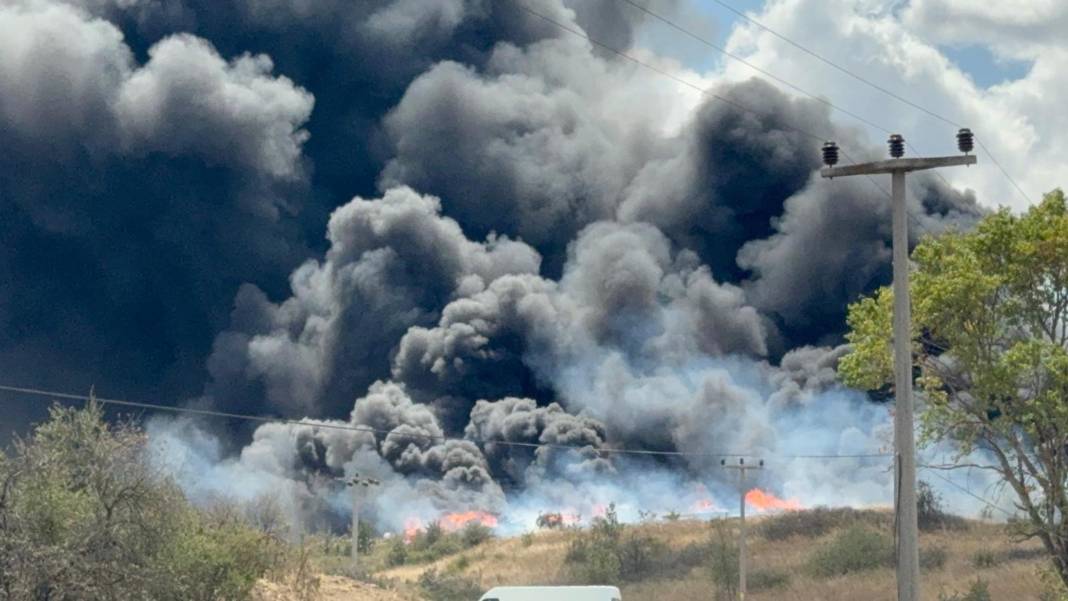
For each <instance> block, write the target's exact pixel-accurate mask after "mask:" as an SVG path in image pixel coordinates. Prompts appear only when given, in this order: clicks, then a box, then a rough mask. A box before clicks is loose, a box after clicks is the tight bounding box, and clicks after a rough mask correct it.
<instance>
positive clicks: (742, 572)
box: [719, 457, 764, 601]
mask: <svg viewBox="0 0 1068 601" xmlns="http://www.w3.org/2000/svg"><path fill="white" fill-rule="evenodd" d="M719 464H720V465H722V466H723V467H725V468H727V469H732V470H738V491H739V493H738V494H739V497H740V499H739V502H738V507H739V511H738V515H739V516H740V518H741V519H740V522H739V524H740V525H739V527H738V601H745V593H746V586H747V585H746V583H747V578H746V569H747V566H748V561H747V559H746V556H747V552H746V540H745V535H746V532H745V495H746V493H748V492H749V489H748V487H747V486H746V478H745V475H746V472H747V471H748V470H759V469H763V468H764V460H763V459H761V460H759V461H758V462H757V464H756V465H753V464H750V465H746V464H745V458H744V457H742V458H739V459H738V464H737V465H734V464H729V465H728V464H727V460H726V459H721V460H720V462H719Z"/></svg>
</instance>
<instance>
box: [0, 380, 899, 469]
mask: <svg viewBox="0 0 1068 601" xmlns="http://www.w3.org/2000/svg"><path fill="white" fill-rule="evenodd" d="M0 391H5V392H12V393H18V394H24V395H29V396H35V397H51V398H52V399H63V400H73V401H81V402H90V401H92V402H96V403H100V404H101V405H115V406H120V407H132V408H137V409H146V410H151V411H166V412H169V413H178V414H183V415H195V416H198V417H214V418H224V419H235V420H243V421H252V422H258V423H263V424H283V425H292V426H305V427H309V428H323V429H328V430H343V431H348V432H364V433H369V434H381V435H384V436H393V437H396V438H401V439H404V438H409V439H416V440H426V441H428V442H435V443H440V442H448V441H461V442H470V443H475V444H481V445H501V446H508V447H525V448H534V449H540V448H550V449H567V450H582V451H591V450H592V451H595V452H597V453H603V454H610V455H648V456H664V457H714V458H721V457H723V458H726V457H756V456H757V455H755V454H753V453H695V452H687V451H655V450H649V449H628V448H611V447H607V448H598V447H592V446H590V445H585V446H584V445H568V444H559V443H547V442H521V441H512V440H498V439H486V438H478V437H467V438H456V437H447V436H438V435H434V434H421V433H417V432H395V431H393V430H384V429H380V428H372V427H370V426H359V425H353V424H344V423H336V422H320V421H309V420H308V419H307V418H306V419H303V420H298V419H287V418H284V417H273V416H265V415H251V414H245V413H232V412H228V411H216V410H213V409H198V408H195V407H176V406H171V405H161V404H158V403H146V402H142V401H129V400H123V399H110V398H104V397H98V396H96V395H84V394H73V393H69V392H60V391H54V390H43V389H40V388H26V387H20V386H8V385H3V384H0ZM889 456H890V454H888V453H858V454H851V455H839V454H825V455H823V454H800V455H797V454H793V455H775V454H771V455H761V457H774V458H777V459H871V458H882V457H889Z"/></svg>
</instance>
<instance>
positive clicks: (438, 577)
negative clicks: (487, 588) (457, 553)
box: [419, 569, 482, 601]
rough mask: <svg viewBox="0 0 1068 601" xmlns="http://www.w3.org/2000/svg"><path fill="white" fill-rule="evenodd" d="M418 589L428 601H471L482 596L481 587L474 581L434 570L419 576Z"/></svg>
mask: <svg viewBox="0 0 1068 601" xmlns="http://www.w3.org/2000/svg"><path fill="white" fill-rule="evenodd" d="M419 588H420V589H422V591H423V593H424V594H425V595H426V598H427V599H428V600H429V601H471V599H477V598H478V597H479V595H481V594H482V587H480V586H479V584H478V583H477V582H475V581H474V580H472V579H470V578H465V577H463V576H460V575H458V574H442V573H440V572H438V571H437V570H434V569H430V570H427V571H425V572H423V573H422V574H420V575H419Z"/></svg>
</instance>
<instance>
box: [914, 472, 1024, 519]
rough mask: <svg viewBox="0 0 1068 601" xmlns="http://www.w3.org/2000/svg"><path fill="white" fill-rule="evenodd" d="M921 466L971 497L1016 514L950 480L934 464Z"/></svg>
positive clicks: (1005, 512)
mask: <svg viewBox="0 0 1068 601" xmlns="http://www.w3.org/2000/svg"><path fill="white" fill-rule="evenodd" d="M920 467H921V468H923V469H925V470H927V473H929V474H931V475H932V476H934V477H935V478H938V479H939V480H941V481H943V482H945V483H946V484H949V485H950V486H952V487H953V488H956V489H957V490H959V491H961V492H963V493H964V494H966V495H968V496H969V497H971V498H973V499H975V500H977V501H979V502H981V503H984V504H985V505H987V506H988V507H992V508H994V509H997V510H998V511H1000V512H1002V513H1004V514H1005V515H1007V516H1009V517H1012V516H1013V515H1014V514H1013V513H1012V512H1011V511H1009V510H1007V509H1005V508H1004V507H1001V506H1000V505H998V504H996V503H994V502H992V501H990V500H989V499H986V498H984V497H982V496H980V495H978V494H976V493H974V492H972V491H971V490H970V489H968V488H965V487H963V486H961V485H960V484H957V483H956V482H954V481H953V480H950V479H949V478H946V477H945V476H943V475H942V474H939V473H938V472H936V471H933V469H932V466H929V465H921V466H920Z"/></svg>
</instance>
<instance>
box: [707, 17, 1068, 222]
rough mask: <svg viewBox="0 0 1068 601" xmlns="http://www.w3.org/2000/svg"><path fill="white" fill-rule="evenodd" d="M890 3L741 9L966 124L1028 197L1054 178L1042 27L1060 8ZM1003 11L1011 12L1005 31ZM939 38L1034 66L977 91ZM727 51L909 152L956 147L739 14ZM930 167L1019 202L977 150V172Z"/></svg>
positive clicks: (748, 72) (1057, 103)
mask: <svg viewBox="0 0 1068 601" xmlns="http://www.w3.org/2000/svg"><path fill="white" fill-rule="evenodd" d="M896 4H898V3H895V2H891V1H889V0H883V1H865V2H859V1H846V0H836V1H827V0H769V2H768V3H767V5H766V6H765V7H764V9H763V11H762V12H760V13H756V14H753V15H752V16H753V17H754V18H755V19H756V20H757V21H759V22H761V23H763V24H764V25H766V26H767V27H769V28H771V29H773V30H775V31H776V32H778V33H780V34H782V35H783V36H785V37H787V38H790V39H792V40H795V41H797V42H798V43H800V44H802V45H804V46H805V47H807V48H810V49H812V50H813V51H814V52H816V53H818V54H820V55H823V56H825V57H827V58H829V59H830V60H832V61H834V62H835V63H837V64H839V65H841V66H843V67H844V68H846V69H849V70H850V71H852V72H854V73H857V74H860V75H861V76H863V77H864V78H865V79H868V80H870V81H873V82H875V83H877V84H879V85H880V86H882V87H885V88H887V89H890V90H893V91H895V92H896V93H898V94H899V95H901V96H903V97H905V98H907V99H909V100H911V101H913V102H915V103H916V104H919V105H921V106H923V107H925V108H927V109H929V110H931V111H932V112H934V113H937V114H939V115H943V116H945V117H947V118H949V119H951V120H953V121H955V122H957V123H960V124H962V125H965V126H967V127H970V128H971V129H972V130H973V131H975V132H976V135H977V136H978V137H980V138H981V139H982V141H983V142H984V143H985V144H986V145H987V146H988V147H989V148H990V150H991V151H993V153H994V155H995V156H996V158H997V159H998V160H999V161H1000V162H1001V164H1002V165H1003V166H1004V168H1005V169H1006V171H1008V172H1009V174H1010V175H1012V176H1013V177H1014V178H1015V179H1016V181H1017V182H1018V183H1019V184H1020V186H1021V187H1022V188H1023V189H1024V190H1025V191H1026V193H1027V194H1028V195H1029V196H1030V198H1031V200H1032V201H1037V200H1038V199H1039V198H1040V197H1041V194H1042V193H1044V192H1047V191H1049V190H1051V189H1052V188H1054V187H1057V186H1059V185H1063V184H1064V182H1063V181H1061V180H1060V179H1058V177H1057V176H1058V175H1059V171H1060V156H1061V155H1063V154H1064V151H1065V150H1068V148H1066V143H1065V142H1064V141H1063V140H1064V136H1062V135H1060V132H1062V131H1064V130H1065V127H1064V126H1065V125H1066V122H1068V114H1066V113H1065V111H1064V110H1063V106H1064V105H1065V101H1066V100H1068V98H1065V96H1066V95H1068V72H1065V71H1064V70H1063V69H1062V68H1061V67H1060V66H1061V65H1063V64H1064V58H1065V57H1066V55H1068V44H1065V43H1064V42H1062V41H1061V40H1060V38H1058V37H1057V35H1054V34H1055V33H1056V32H1058V31H1063V29H1064V28H1063V26H1058V25H1057V23H1063V22H1064V21H1065V20H1066V19H1068V5H1065V4H1064V3H1056V2H1053V1H1047V2H1022V1H1020V2H1008V3H1001V4H998V3H984V4H983V5H982V6H983V7H980V6H979V4H978V3H974V2H970V1H964V0H916V1H915V2H914V3H912V5H911V6H908V7H905V8H903V9H898V8H896V7H895V5H896ZM1006 5H1008V6H1006ZM1008 13H1011V19H1009V20H1008V26H1006V25H1004V23H1005V19H1006V18H1008V17H1006V16H1005V15H1006V14H1008ZM950 43H953V44H975V43H986V44H987V45H989V47H990V49H991V52H992V53H994V55H995V56H1000V57H1004V58H1014V59H1020V58H1021V57H1025V56H1026V57H1028V58H1029V59H1031V60H1034V61H1035V62H1034V67H1033V68H1032V69H1031V70H1030V72H1029V73H1028V74H1027V75H1026V76H1025V77H1023V78H1022V79H1018V80H1014V81H1009V82H1006V83H1003V84H1000V85H997V86H993V87H991V88H988V89H983V88H981V87H978V86H976V85H975V84H974V83H973V81H972V80H971V78H970V77H969V76H968V74H967V73H965V72H964V71H962V70H961V69H960V68H958V67H957V66H956V65H954V64H953V62H952V61H950V60H949V59H948V58H947V57H946V56H945V55H944V54H943V53H942V52H941V51H940V49H939V46H941V45H945V44H950ZM727 47H728V49H729V50H730V51H731V52H733V53H735V54H739V55H741V56H743V57H745V58H746V60H748V61H750V62H752V63H754V64H755V65H757V66H759V67H761V68H763V69H766V70H768V71H770V72H772V73H774V74H776V75H778V76H780V77H782V78H784V79H786V80H789V81H791V82H793V83H795V84H797V85H798V86H800V87H801V88H804V89H805V90H808V91H810V92H813V93H815V94H820V95H823V96H825V97H827V98H829V99H830V100H831V101H832V102H834V103H835V104H836V105H838V106H841V107H842V108H845V109H847V110H849V111H851V112H854V113H857V114H859V115H861V116H863V117H865V118H867V119H869V120H871V121H873V122H875V123H876V124H878V125H881V126H884V127H886V128H887V129H890V130H893V131H895V132H900V133H901V134H903V135H904V136H905V137H906V139H907V140H908V141H909V142H910V143H911V144H912V145H913V147H914V148H915V150H914V151H912V152H913V153H914V154H920V155H933V154H956V153H957V149H956V142H955V138H954V134H955V128H954V127H953V126H952V125H949V124H947V123H944V122H942V121H940V120H938V119H936V118H934V117H931V116H930V115H927V114H925V113H924V112H922V111H920V110H918V109H916V108H914V107H911V106H908V105H907V104H905V103H902V102H899V101H897V100H895V99H893V98H891V97H890V96H888V95H886V94H884V93H882V92H880V91H878V90H876V89H874V88H872V87H870V86H868V85H865V84H863V83H861V82H859V81H857V80H856V79H854V78H852V77H850V76H849V75H847V74H845V73H842V72H841V71H839V70H837V69H834V68H833V67H831V66H828V65H826V64H825V63H822V62H820V61H819V60H818V59H816V58H814V57H812V56H810V55H808V54H805V53H804V52H803V51H801V50H799V49H798V48H796V47H794V46H791V45H790V44H788V43H787V42H785V41H783V40H782V39H780V38H778V37H776V36H775V35H773V34H771V33H768V32H767V31H765V30H763V29H761V28H759V27H757V26H755V25H752V24H749V23H747V22H745V21H739V22H738V23H737V24H736V26H735V28H734V30H733V31H732V32H731V35H730V37H729V39H728V43H727ZM755 75H758V74H756V73H755V72H754V70H753V69H751V68H750V67H747V66H745V65H743V64H741V63H740V62H737V61H731V60H728V61H726V62H725V63H724V64H723V68H722V71H719V72H716V73H711V74H706V77H708V78H710V79H721V80H728V81H738V80H743V79H748V78H750V77H753V76H755ZM784 91H786V92H788V93H793V94H796V93H797V92H796V91H793V90H790V89H788V88H784ZM834 118H835V120H836V121H837V122H838V123H840V124H843V125H856V126H858V127H860V128H862V129H866V130H867V131H868V134H869V138H870V140H871V141H872V143H874V144H877V145H879V146H884V140H885V138H886V134H885V133H884V132H882V131H879V130H876V129H873V128H871V127H867V126H863V125H861V124H859V122H857V121H856V120H855V119H853V118H852V117H850V116H848V115H845V114H843V113H841V112H835V113H834ZM804 125H805V124H799V126H802V127H803V126H804ZM817 133H818V132H817ZM846 150H847V152H848V150H849V149H846ZM941 174H942V175H943V176H944V177H945V178H946V179H947V180H948V181H950V182H951V183H953V184H954V185H957V186H963V187H968V188H972V189H974V190H976V192H977V194H978V198H979V200H980V202H981V203H983V204H985V205H987V206H998V205H1007V206H1010V207H1012V208H1014V209H1016V210H1020V209H1023V208H1025V207H1026V205H1027V203H1026V201H1024V199H1023V198H1022V197H1021V195H1020V194H1019V192H1017V191H1016V190H1015V189H1014V187H1013V186H1012V184H1011V183H1010V182H1009V181H1008V179H1007V178H1006V177H1005V176H1004V175H1003V174H1002V173H1001V172H1000V170H999V169H998V168H997V167H996V166H995V164H994V163H993V161H991V160H990V158H989V157H988V156H986V154H985V153H983V152H982V151H980V153H979V165H978V167H973V168H968V169H964V168H957V169H944V170H942V171H941Z"/></svg>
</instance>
